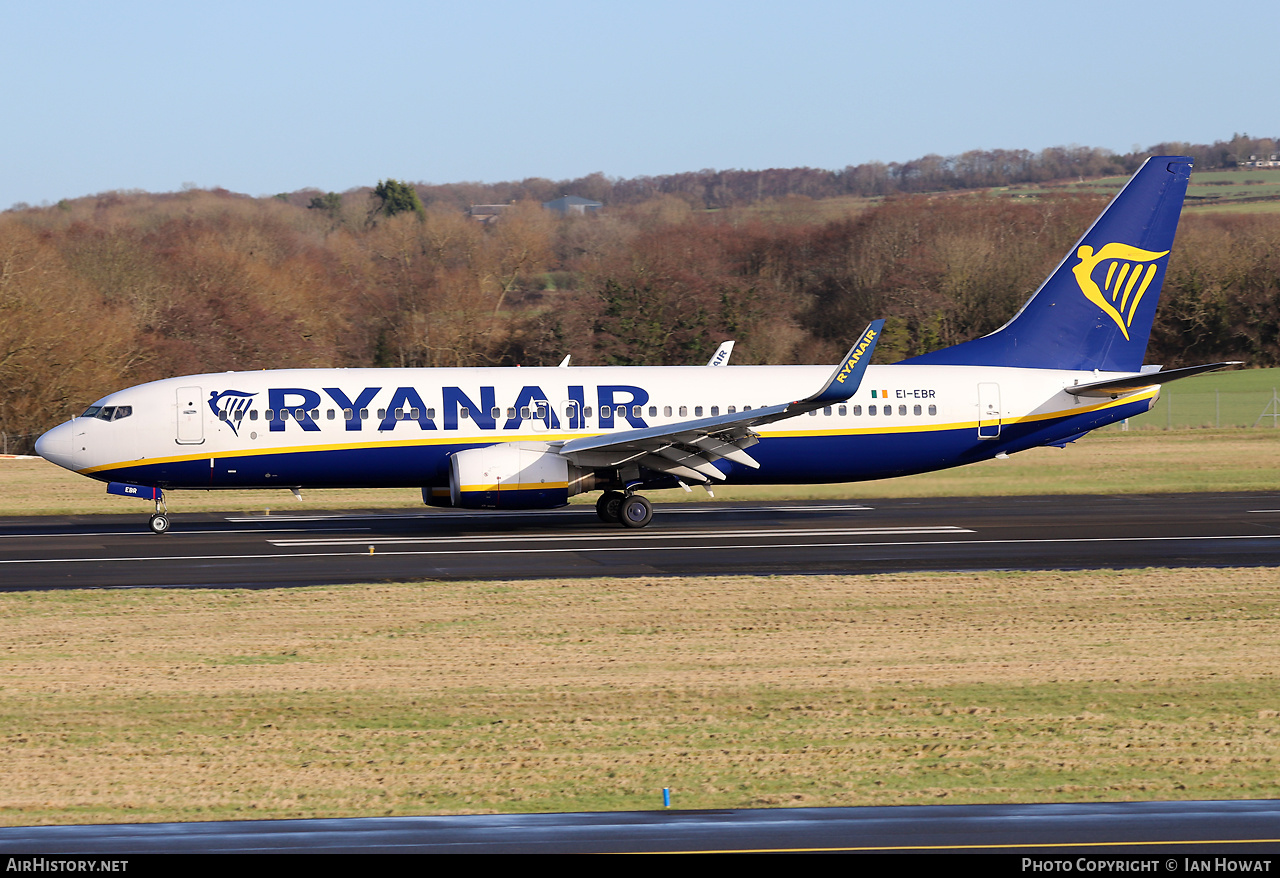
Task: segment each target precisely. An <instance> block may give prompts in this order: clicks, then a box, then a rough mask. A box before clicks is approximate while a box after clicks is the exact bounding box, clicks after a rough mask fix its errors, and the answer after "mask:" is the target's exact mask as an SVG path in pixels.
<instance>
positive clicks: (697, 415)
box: [693, 405, 702, 418]
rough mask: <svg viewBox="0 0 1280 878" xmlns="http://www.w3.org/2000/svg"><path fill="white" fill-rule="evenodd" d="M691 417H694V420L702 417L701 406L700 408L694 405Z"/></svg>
mask: <svg viewBox="0 0 1280 878" xmlns="http://www.w3.org/2000/svg"><path fill="white" fill-rule="evenodd" d="M693 416H694V417H695V418H700V417H702V406H700V405H695V406H694V407H693Z"/></svg>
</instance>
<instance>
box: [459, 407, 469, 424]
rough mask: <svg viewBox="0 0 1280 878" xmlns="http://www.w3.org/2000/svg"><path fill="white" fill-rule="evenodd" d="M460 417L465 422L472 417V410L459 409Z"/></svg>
mask: <svg viewBox="0 0 1280 878" xmlns="http://www.w3.org/2000/svg"><path fill="white" fill-rule="evenodd" d="M458 417H459V418H461V419H462V420H464V421H465V420H466V419H467V418H469V417H471V409H458Z"/></svg>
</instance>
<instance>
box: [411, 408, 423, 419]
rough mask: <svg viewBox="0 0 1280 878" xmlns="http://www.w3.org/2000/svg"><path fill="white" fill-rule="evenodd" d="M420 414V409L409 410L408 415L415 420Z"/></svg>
mask: <svg viewBox="0 0 1280 878" xmlns="http://www.w3.org/2000/svg"><path fill="white" fill-rule="evenodd" d="M421 415H422V409H410V410H409V417H411V418H413V419H414V420H415V421H416V420H418V418H419V417H421Z"/></svg>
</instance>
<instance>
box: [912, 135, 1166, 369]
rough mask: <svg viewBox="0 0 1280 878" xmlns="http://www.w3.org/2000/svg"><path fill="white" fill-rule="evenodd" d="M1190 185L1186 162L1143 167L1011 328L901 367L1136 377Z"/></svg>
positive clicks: (1156, 159) (1153, 161) (1159, 161)
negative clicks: (1129, 374)
mask: <svg viewBox="0 0 1280 878" xmlns="http://www.w3.org/2000/svg"><path fill="white" fill-rule="evenodd" d="M1190 176H1191V159H1189V158H1186V157H1183V156H1153V157H1152V158H1149V159H1147V161H1146V162H1145V163H1144V164H1143V165H1142V167H1141V168H1139V169H1138V172H1137V173H1136V174H1134V176H1133V179H1131V180H1130V181H1129V182H1128V184H1126V185H1125V187H1124V188H1123V189H1122V190H1120V194H1118V195H1117V196H1116V197H1115V198H1114V199H1113V200H1112V202H1111V203H1110V204H1109V205H1107V208H1106V210H1104V211H1103V212H1102V215H1101V216H1099V217H1098V219H1097V220H1095V221H1094V223H1093V225H1092V226H1091V227H1090V228H1089V230H1088V231H1087V232H1085V234H1084V237H1082V238H1081V239H1080V240H1079V241H1078V242H1077V243H1076V245H1075V246H1074V247H1072V248H1071V252H1069V253H1068V254H1067V257H1066V258H1065V259H1064V260H1063V261H1062V262H1061V263H1060V264H1059V265H1058V267H1057V269H1055V270H1054V272H1053V274H1051V275H1050V276H1049V279H1048V280H1046V281H1045V282H1044V283H1043V284H1042V285H1041V286H1040V289H1038V290H1036V292H1035V295H1033V296H1032V297H1031V299H1030V300H1029V301H1028V302H1027V303H1026V304H1025V305H1023V306H1022V310H1021V311H1019V312H1018V314H1017V315H1016V316H1015V317H1014V318H1013V319H1012V320H1011V321H1009V322H1008V323H1006V324H1005V325H1004V326H1002V327H1001V328H1000V329H997V330H996V331H995V332H993V333H991V334H990V335H984V336H982V337H981V338H976V339H973V340H972V341H967V342H963V343H961V344H958V345H955V346H954V347H950V348H944V349H942V350H938V351H933V352H931V353H927V354H922V355H921V356H918V357H912V358H910V359H907V360H903V361H902V362H904V363H917V364H922V365H924V364H927V365H938V366H1018V367H1022V368H1030V369H1072V370H1086V369H1090V370H1091V369H1097V370H1099V371H1103V372H1137V371H1139V370H1140V369H1141V368H1142V359H1143V355H1144V354H1145V353H1146V349H1147V339H1148V338H1149V337H1150V335H1151V325H1152V322H1153V321H1154V319H1155V313H1156V304H1157V303H1158V302H1159V300H1160V287H1161V284H1162V283H1163V282H1164V273H1165V268H1166V266H1167V265H1168V261H1169V250H1170V249H1171V248H1172V247H1173V236H1174V233H1175V232H1176V231H1177V229H1178V217H1179V215H1180V214H1181V212H1182V201H1183V197H1184V196H1185V195H1186V192H1187V181H1188V180H1189V179H1190Z"/></svg>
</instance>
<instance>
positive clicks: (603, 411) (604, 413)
mask: <svg viewBox="0 0 1280 878" xmlns="http://www.w3.org/2000/svg"><path fill="white" fill-rule="evenodd" d="M612 414H613V409H611V408H610V407H609V406H607V405H602V406H600V417H602V418H607V417H610V416H611V415H612Z"/></svg>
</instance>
